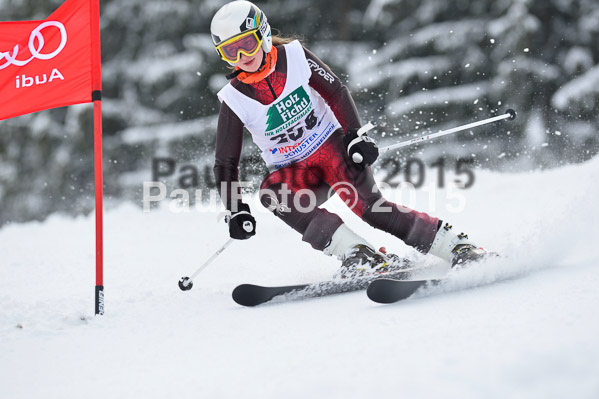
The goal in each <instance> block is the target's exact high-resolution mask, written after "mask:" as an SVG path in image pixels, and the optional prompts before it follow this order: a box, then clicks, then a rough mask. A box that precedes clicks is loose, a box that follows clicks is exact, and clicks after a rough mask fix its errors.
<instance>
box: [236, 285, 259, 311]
mask: <svg viewBox="0 0 599 399" xmlns="http://www.w3.org/2000/svg"><path fill="white" fill-rule="evenodd" d="M256 287H257V286H256V285H253V284H241V285H238V286H237V287H235V289H234V290H233V294H232V296H233V300H234V301H235V302H236V303H237V304H239V305H241V306H256V305H259V304H260V303H262V302H257V301H256V297H255V295H254V290H255V288H256Z"/></svg>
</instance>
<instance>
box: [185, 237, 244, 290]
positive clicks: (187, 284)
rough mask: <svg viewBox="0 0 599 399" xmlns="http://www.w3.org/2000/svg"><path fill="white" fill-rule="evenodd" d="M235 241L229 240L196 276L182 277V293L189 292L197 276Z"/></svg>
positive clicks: (201, 267)
mask: <svg viewBox="0 0 599 399" xmlns="http://www.w3.org/2000/svg"><path fill="white" fill-rule="evenodd" d="M233 241H234V240H233V238H229V239H228V240H227V242H226V243H225V244H224V245H223V246H222V247H220V248H219V250H218V251H216V252H215V253H214V255H212V256H211V257H210V259H208V260H207V261H206V262H204V264H203V265H202V266H200V267H199V269H198V270H196V272H195V273H194V274H192V275H191V277H181V279H180V280H179V288H181V291H189V290H190V289H191V287H193V279H194V278H196V277H197V275H198V274H200V272H201V271H202V270H204V269H205V268H206V267H207V266H208V265H209V264H210V263H212V261H213V260H214V259H216V257H217V256H218V255H220V254H221V252H223V251H224V250H225V249H226V248H227V247H228V246H229V245H230V244H231V243H232V242H233Z"/></svg>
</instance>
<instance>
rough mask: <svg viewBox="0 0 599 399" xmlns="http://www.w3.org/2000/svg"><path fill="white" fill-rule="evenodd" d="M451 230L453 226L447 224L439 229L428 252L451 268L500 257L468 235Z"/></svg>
mask: <svg viewBox="0 0 599 399" xmlns="http://www.w3.org/2000/svg"><path fill="white" fill-rule="evenodd" d="M451 229H452V226H451V225H449V223H445V225H443V226H441V227H440V228H439V230H438V231H437V235H436V236H435V239H434V240H433V244H432V245H431V249H430V250H429V252H428V253H429V254H433V255H436V256H438V257H440V258H441V259H445V260H447V261H448V262H449V263H450V264H451V267H455V266H462V265H465V264H468V263H472V262H479V261H481V260H483V259H486V258H489V257H495V256H499V255H497V254H496V253H495V252H488V251H487V250H486V249H484V248H482V247H479V246H477V245H476V244H474V243H473V242H472V241H470V239H469V238H468V235H467V234H464V233H460V234H456V233H454V232H453V231H452V230H451Z"/></svg>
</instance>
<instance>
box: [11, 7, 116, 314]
mask: <svg viewBox="0 0 599 399" xmlns="http://www.w3.org/2000/svg"><path fill="white" fill-rule="evenodd" d="M101 100H102V72H101V54H100V0H66V1H65V2H64V3H63V4H62V5H61V6H60V7H59V8H58V9H57V10H56V11H55V12H54V13H52V15H50V16H49V17H48V19H46V20H43V21H23V22H0V120H2V119H8V118H12V117H15V116H19V115H23V114H27V113H30V112H36V111H41V110H44V109H49V108H55V107H63V106H66V105H72V104H80V103H89V102H93V103H94V171H95V179H94V180H95V183H94V187H95V195H96V297H95V299H96V300H95V309H96V314H97V315H98V314H99V315H102V314H104V282H103V281H104V245H103V194H102V193H103V182H102V181H103V178H102V101H101Z"/></svg>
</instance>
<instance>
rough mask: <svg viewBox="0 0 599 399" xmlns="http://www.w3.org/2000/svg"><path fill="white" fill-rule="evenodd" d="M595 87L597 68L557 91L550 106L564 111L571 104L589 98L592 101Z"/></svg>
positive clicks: (598, 75) (598, 81) (597, 79)
mask: <svg viewBox="0 0 599 399" xmlns="http://www.w3.org/2000/svg"><path fill="white" fill-rule="evenodd" d="M597 85H599V66H595V67H593V68H591V69H589V70H588V71H587V72H585V73H584V74H583V75H581V76H579V77H577V78H574V79H572V80H571V81H569V82H568V83H566V84H565V85H564V86H563V87H561V88H560V89H559V90H557V91H556V92H555V94H554V95H553V97H552V98H551V105H553V107H554V108H556V109H559V110H560V111H565V110H567V109H568V106H569V105H570V104H571V103H573V102H580V101H583V100H584V99H585V98H589V97H590V98H591V100H594V98H595V97H594V95H596V93H597Z"/></svg>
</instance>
